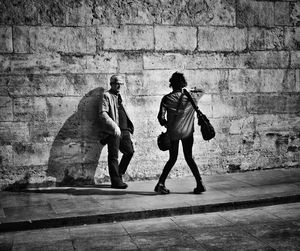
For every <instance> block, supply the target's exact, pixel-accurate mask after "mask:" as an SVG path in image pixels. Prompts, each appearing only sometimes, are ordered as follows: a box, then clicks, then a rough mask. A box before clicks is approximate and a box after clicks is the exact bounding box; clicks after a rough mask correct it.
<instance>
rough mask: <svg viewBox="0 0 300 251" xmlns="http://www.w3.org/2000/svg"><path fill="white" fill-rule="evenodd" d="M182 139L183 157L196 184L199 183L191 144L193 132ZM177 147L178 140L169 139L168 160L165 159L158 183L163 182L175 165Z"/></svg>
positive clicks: (199, 178)
mask: <svg viewBox="0 0 300 251" xmlns="http://www.w3.org/2000/svg"><path fill="white" fill-rule="evenodd" d="M181 141H182V148H183V153H184V158H185V160H186V162H187V164H188V166H189V168H190V169H191V171H192V173H193V175H194V177H195V179H196V182H197V185H198V184H200V183H201V175H200V173H199V170H198V167H197V164H196V163H195V161H194V159H193V152H192V149H193V144H194V136H193V134H192V135H191V136H190V137H188V138H184V139H182V140H181ZM178 147H179V140H171V148H170V150H169V160H168V161H167V163H166V165H165V166H164V169H163V172H162V174H161V176H160V178H159V183H161V184H165V181H166V179H167V177H168V174H169V173H170V171H171V169H172V167H173V166H174V165H175V163H176V160H177V156H178Z"/></svg>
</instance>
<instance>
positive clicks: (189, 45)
mask: <svg viewBox="0 0 300 251" xmlns="http://www.w3.org/2000/svg"><path fill="white" fill-rule="evenodd" d="M154 37H155V50H157V51H161V50H162V51H174V50H182V51H193V50H195V49H196V46H197V29H196V28H195V27H180V26H155V27H154Z"/></svg>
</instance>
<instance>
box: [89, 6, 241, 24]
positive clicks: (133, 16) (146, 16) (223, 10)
mask: <svg viewBox="0 0 300 251" xmlns="http://www.w3.org/2000/svg"><path fill="white" fill-rule="evenodd" d="M92 14H93V15H91V16H90V18H91V19H92V22H93V23H95V24H109V25H120V24H153V23H156V24H157V23H159V24H169V25H174V24H175V25H176V24H183V25H228V26H232V25H234V24H235V1H233V0H227V1H220V0H216V1H209V2H195V1H186V0H183V1H182V0H180V1H163V2H160V3H158V2H156V1H147V2H144V1H131V2H119V1H116V0H113V1H110V2H109V3H106V2H99V1H98V2H95V3H93V13H92Z"/></svg>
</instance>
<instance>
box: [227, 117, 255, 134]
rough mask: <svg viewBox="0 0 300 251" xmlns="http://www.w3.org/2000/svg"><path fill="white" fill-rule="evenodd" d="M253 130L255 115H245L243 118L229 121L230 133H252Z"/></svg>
mask: <svg viewBox="0 0 300 251" xmlns="http://www.w3.org/2000/svg"><path fill="white" fill-rule="evenodd" d="M254 131H255V117H254V116H247V117H245V118H240V119H233V120H231V121H230V128H229V133H230V134H239V135H253V133H254Z"/></svg>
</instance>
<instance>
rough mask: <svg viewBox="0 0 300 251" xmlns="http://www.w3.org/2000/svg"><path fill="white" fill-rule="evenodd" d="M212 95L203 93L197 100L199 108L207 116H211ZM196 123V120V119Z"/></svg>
mask: <svg viewBox="0 0 300 251" xmlns="http://www.w3.org/2000/svg"><path fill="white" fill-rule="evenodd" d="M212 104H213V102H212V95H210V94H204V95H203V97H201V98H200V100H199V102H198V106H199V109H200V110H201V112H203V113H204V114H205V115H206V116H207V117H208V118H211V117H212V116H213V110H212ZM196 123H197V121H196Z"/></svg>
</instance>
